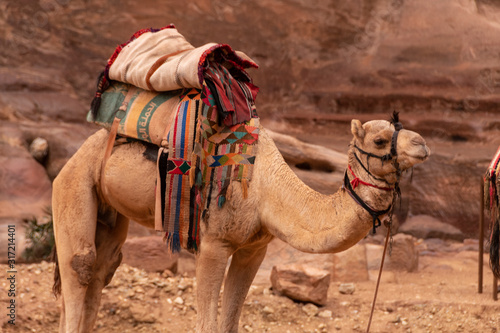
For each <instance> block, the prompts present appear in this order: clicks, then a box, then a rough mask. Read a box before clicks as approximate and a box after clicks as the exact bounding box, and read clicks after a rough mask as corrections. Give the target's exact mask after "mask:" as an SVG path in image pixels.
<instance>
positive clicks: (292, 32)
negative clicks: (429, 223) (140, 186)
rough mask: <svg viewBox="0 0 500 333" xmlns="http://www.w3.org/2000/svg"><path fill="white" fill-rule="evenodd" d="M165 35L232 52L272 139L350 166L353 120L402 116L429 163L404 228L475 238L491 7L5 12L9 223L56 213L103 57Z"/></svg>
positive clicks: (292, 4) (75, 7) (399, 2)
mask: <svg viewBox="0 0 500 333" xmlns="http://www.w3.org/2000/svg"><path fill="white" fill-rule="evenodd" d="M169 23H174V24H175V25H176V26H177V28H178V29H179V31H180V32H181V33H183V34H184V35H185V36H186V38H187V39H188V40H189V41H190V42H191V43H193V44H194V45H201V44H204V43H207V42H221V43H227V44H229V45H231V46H232V47H233V48H235V49H239V50H242V51H244V52H245V53H247V54H248V55H249V56H251V57H252V58H253V59H255V60H256V61H257V62H258V63H259V65H260V69H259V70H252V72H251V74H252V76H253V77H254V80H255V83H256V84H257V85H258V86H260V87H261V92H260V94H259V97H258V100H257V104H258V108H259V113H260V115H261V117H262V120H263V123H264V125H266V126H268V127H269V128H271V129H273V130H275V131H276V132H284V133H287V134H291V135H293V136H295V137H297V138H300V139H302V140H304V141H306V142H308V143H311V144H319V145H321V146H325V147H328V148H329V149H334V150H337V151H339V152H341V153H344V152H345V151H346V145H347V143H348V142H349V140H350V132H349V121H350V119H352V118H359V119H361V120H363V121H365V120H369V119H372V118H381V117H382V118H387V116H388V114H389V112H391V111H392V110H393V109H397V110H399V111H402V115H401V118H402V121H403V123H404V124H405V126H406V127H407V128H410V129H414V130H417V131H419V132H420V133H422V134H423V135H424V137H425V138H426V139H427V140H428V144H429V146H430V147H431V149H432V151H433V156H432V157H431V159H430V161H429V162H427V163H426V164H424V165H422V166H419V167H418V168H415V173H414V179H413V183H412V184H409V185H408V186H406V187H405V189H404V190H405V192H404V194H406V195H407V197H406V198H407V199H405V200H406V201H405V206H404V210H403V213H400V217H401V220H402V222H404V220H405V218H406V217H407V216H408V215H419V214H425V215H430V216H434V217H436V218H438V219H440V220H441V221H443V222H446V223H450V224H452V225H454V226H455V227H457V228H459V229H460V230H461V231H462V232H464V233H465V234H466V235H467V236H469V237H474V236H475V235H476V233H477V231H476V230H477V220H478V216H479V212H478V210H479V202H478V197H479V184H478V182H479V178H480V176H481V175H482V173H483V172H484V170H485V168H486V166H487V163H488V160H489V159H490V158H491V157H492V155H493V154H494V152H495V151H496V148H497V147H498V145H500V137H499V135H498V130H499V129H500V121H498V111H497V109H498V105H499V103H500V65H499V61H498V60H499V55H500V6H499V5H498V4H497V2H494V1H490V0H476V1H473V0H458V1H457V0H442V1H432V0H355V1H341V0H332V1H320V0H317V1H310V0H291V1H290V0H286V1H285V0H273V1H271V0H255V1H251V2H250V1H243V0H231V1H229V0H222V1H215V0H201V1H196V2H192V1H183V0H166V1H161V2H159V1H152V0H144V1H141V2H137V1H131V0H126V1H118V0H103V1H102V0H100V1H97V0H85V1H83V0H4V1H2V2H1V3H0V32H1V34H0V152H1V153H2V154H1V158H0V161H1V163H0V179H1V183H0V189H1V192H0V218H2V219H7V220H8V219H19V218H21V217H23V216H29V215H37V214H40V212H41V209H42V208H43V207H44V206H46V205H48V204H50V180H52V179H53V178H54V177H55V175H56V174H57V173H58V171H59V170H60V168H61V167H62V165H63V164H64V162H65V161H66V160H67V159H68V158H69V156H71V155H72V154H73V153H74V152H75V151H76V149H77V148H78V147H79V145H80V144H81V143H82V142H83V140H84V139H85V137H87V136H88V135H90V134H91V133H92V132H93V131H95V130H96V128H95V127H92V126H90V125H87V124H85V120H84V119H85V114H86V112H87V110H88V105H89V102H90V100H91V99H92V96H93V93H94V89H95V81H96V78H97V76H98V74H99V72H100V71H102V69H103V67H104V65H105V63H106V60H107V58H108V57H109V56H110V55H111V53H112V52H113V50H114V48H115V47H116V46H117V45H118V44H120V43H122V42H124V41H126V40H127V39H128V38H129V37H130V36H131V35H132V34H133V33H134V32H135V31H137V30H139V29H142V28H145V27H151V26H152V27H161V26H164V25H167V24H169ZM37 136H42V137H45V138H46V139H47V140H48V142H49V149H50V150H49V156H48V158H47V159H46V160H45V161H44V162H43V164H39V163H38V162H35V161H34V160H33V159H32V158H31V157H30V156H29V154H27V147H28V146H29V144H30V142H31V141H30V140H33V139H34V138H35V137H37ZM297 172H298V173H299V175H300V176H301V177H303V178H304V179H308V177H309V180H310V181H308V184H310V185H311V186H313V187H314V186H315V183H316V185H318V187H317V188H318V189H320V190H321V191H322V192H330V190H329V189H328V188H325V187H324V185H323V187H321V188H320V187H319V185H321V184H320V183H321V179H325V177H328V175H329V173H328V171H327V170H319V171H318V170H313V172H316V174H312V173H310V172H308V170H304V169H300V168H299V169H297ZM318 172H319V174H318ZM311 175H312V176H311ZM311 177H312V178H311ZM311 179H312V180H311ZM314 179H316V180H314ZM333 183H335V182H333ZM23 186H27V187H23ZM331 187H332V188H331V192H334V191H336V190H337V187H336V186H333V185H332V186H331ZM23 188H25V189H24V190H23ZM34 189H36V190H34ZM12 191H15V192H16V193H15V194H13V192H12Z"/></svg>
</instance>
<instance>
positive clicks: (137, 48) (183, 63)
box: [91, 25, 258, 126]
mask: <svg viewBox="0 0 500 333" xmlns="http://www.w3.org/2000/svg"><path fill="white" fill-rule="evenodd" d="M250 67H254V68H257V67H258V66H257V64H256V63H255V62H254V61H253V60H251V59H250V58H249V57H248V56H247V55H245V54H244V53H243V52H239V51H234V50H233V49H232V48H231V47H230V46H229V45H227V44H216V43H208V44H205V45H203V46H201V47H194V46H193V45H191V44H190V43H189V42H187V41H186V39H185V38H184V36H182V35H181V34H180V33H179V32H178V31H177V30H176V29H175V27H174V26H173V25H169V26H166V27H163V28H161V29H152V28H151V29H143V30H140V31H138V32H136V33H135V34H134V35H133V36H132V37H131V38H130V39H129V40H128V41H127V42H126V43H123V44H121V45H120V46H118V47H117V48H116V49H115V51H114V53H113V55H112V56H111V57H110V58H109V60H108V63H107V65H106V67H105V69H104V71H103V73H102V74H101V77H100V79H99V82H98V87H97V91H96V94H95V97H94V100H93V101H92V106H91V108H92V109H93V111H94V115H95V113H97V110H98V109H99V103H100V101H101V96H102V93H103V92H104V91H105V90H106V89H107V88H108V86H109V84H110V82H111V81H120V82H123V83H128V84H131V85H133V86H136V87H139V88H142V89H144V90H149V91H153V92H156V91H173V90H179V89H184V88H196V89H201V90H210V92H206V95H209V94H210V95H212V103H213V104H212V105H214V106H217V108H218V110H219V113H220V114H221V116H222V119H220V121H223V122H225V124H226V125H228V126H231V125H235V124H237V123H241V122H244V121H248V120H249V119H250V118H251V108H252V105H253V104H254V101H255V98H256V96H257V92H258V88H257V87H256V86H255V85H254V84H253V83H252V80H251V78H250V76H249V75H248V74H247V73H246V71H245V69H246V68H250Z"/></svg>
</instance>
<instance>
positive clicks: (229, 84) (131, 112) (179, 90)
mask: <svg viewBox="0 0 500 333" xmlns="http://www.w3.org/2000/svg"><path fill="white" fill-rule="evenodd" d="M249 67H255V68H257V67H258V66H257V65H256V64H255V62H253V61H252V60H251V59H250V58H249V57H248V56H246V55H245V54H244V53H242V52H239V51H234V50H233V49H232V48H231V47H230V46H229V45H226V44H216V43H209V44H205V45H203V46H201V47H194V46H193V45H191V44H190V43H188V42H187V41H186V40H185V38H184V37H183V36H182V35H181V34H179V33H178V32H177V30H176V29H175V27H174V26H173V25H170V26H167V27H164V28H161V29H144V30H141V31H138V32H136V33H135V34H134V35H133V36H132V38H130V40H129V41H128V42H126V43H124V44H122V45H120V46H119V47H118V48H117V49H116V50H115V52H114V53H113V55H112V56H111V57H110V59H109V60H108V63H107V65H106V67H105V70H104V72H103V73H102V74H101V76H100V78H99V81H98V87H97V91H96V94H95V97H94V99H93V101H92V104H91V111H90V112H89V115H88V118H87V119H88V120H89V121H91V122H96V123H98V124H100V125H102V126H104V127H106V128H108V129H109V128H110V126H111V123H113V121H114V119H115V117H117V118H119V119H121V120H120V123H119V126H118V129H117V133H118V134H119V135H122V136H126V137H131V138H136V139H139V140H143V141H147V142H152V143H155V144H157V145H158V146H160V149H159V154H158V169H157V171H158V174H157V184H156V185H157V186H156V208H155V227H156V229H157V230H163V231H165V232H166V239H167V244H168V246H169V249H170V250H172V251H179V250H180V249H181V248H182V247H183V248H186V249H188V250H190V251H193V252H195V251H197V249H198V246H199V242H200V237H199V222H200V220H201V218H202V217H203V216H204V214H205V212H206V211H207V210H208V209H209V207H210V203H211V202H213V201H214V200H216V202H217V204H218V206H219V207H222V206H223V205H224V203H225V201H226V200H228V199H229V196H230V193H229V192H228V188H229V185H230V183H231V181H234V180H237V181H240V182H241V185H242V192H243V196H244V197H247V193H248V186H249V181H250V179H251V175H252V170H253V164H254V161H255V154H256V149H257V145H256V144H257V140H258V135H259V118H258V117H257V115H256V112H255V104H254V101H255V98H256V95H257V92H258V88H257V87H256V86H255V85H253V83H252V80H251V78H250V76H249V75H248V74H247V73H246V71H245V69H246V68H249ZM113 80H115V81H113ZM118 81H120V82H118ZM119 109H121V110H119ZM122 111H124V112H122ZM122 113H124V114H123V115H122ZM122 116H123V118H121V117H122ZM114 123H115V124H116V123H117V121H115V122H114Z"/></svg>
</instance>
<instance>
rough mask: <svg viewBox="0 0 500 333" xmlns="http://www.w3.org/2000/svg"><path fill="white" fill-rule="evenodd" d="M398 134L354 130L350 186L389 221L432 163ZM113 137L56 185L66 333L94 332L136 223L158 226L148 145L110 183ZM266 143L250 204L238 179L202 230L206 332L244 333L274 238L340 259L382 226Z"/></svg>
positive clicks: (390, 126)
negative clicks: (414, 179) (250, 297)
mask: <svg viewBox="0 0 500 333" xmlns="http://www.w3.org/2000/svg"><path fill="white" fill-rule="evenodd" d="M397 124H399V123H397ZM396 127H397V126H395V124H394V122H392V123H391V122H389V121H385V120H374V121H369V122H366V123H364V124H362V123H361V122H360V121H359V120H352V122H351V132H352V135H353V138H352V142H351V145H350V148H349V151H348V163H349V165H348V166H349V168H348V170H349V171H347V170H346V177H347V179H348V182H349V184H348V185H349V187H350V185H351V184H353V186H352V188H355V189H354V190H353V192H355V194H356V195H357V196H358V198H360V199H361V200H362V201H363V202H364V203H366V205H368V206H369V207H371V208H372V209H373V210H376V211H381V212H382V213H383V214H385V213H387V207H389V206H390V205H391V203H392V201H393V191H392V187H393V186H394V184H395V182H396V181H397V180H398V177H399V176H398V174H399V171H402V170H406V169H408V168H411V167H413V166H414V165H415V164H417V163H421V162H424V161H425V160H426V159H427V158H428V157H429V155H430V149H429V148H428V147H427V145H426V142H425V140H424V139H423V138H422V137H421V136H420V135H419V134H417V133H415V132H413V131H410V130H406V129H401V130H400V131H398V130H399V129H400V128H397V129H396ZM395 132H397V133H396V134H398V135H394V134H395ZM394 137H395V138H396V139H395V140H394ZM107 139H108V131H106V130H105V129H102V130H100V131H97V132H96V133H95V134H93V135H92V136H90V137H89V138H88V139H87V140H86V141H85V142H84V143H83V145H82V146H81V148H80V149H79V150H78V151H77V152H76V153H75V155H74V156H73V157H72V158H71V159H70V160H69V161H68V163H67V164H66V165H65V166H64V168H63V169H62V170H61V172H60V173H59V175H58V176H57V178H56V179H55V181H54V184H53V218H54V227H55V239H56V246H57V260H58V264H57V265H58V267H56V273H55V276H56V283H55V285H54V288H55V290H56V291H57V290H59V291H61V294H62V313H61V321H60V330H59V331H60V332H80V333H82V332H90V331H92V328H93V325H94V323H95V320H96V316H97V312H98V308H99V304H100V299H101V291H102V289H103V288H104V287H105V286H106V285H107V284H108V283H109V282H110V281H111V279H112V277H113V274H114V272H115V270H116V268H117V267H118V266H119V265H120V261H121V258H122V255H121V253H120V249H121V246H122V245H123V243H124V241H125V238H126V236H127V229H128V224H129V220H133V221H136V222H138V223H140V224H141V225H144V226H147V227H150V228H153V227H154V215H155V214H154V207H155V175H156V170H155V168H156V164H155V163H154V162H152V161H150V160H148V159H147V158H145V157H144V155H143V153H144V152H145V150H146V147H145V146H144V145H143V144H141V143H138V142H136V143H130V144H124V145H119V146H116V147H115V148H114V149H113V153H112V155H111V157H110V158H109V160H108V162H107V164H106V166H105V170H103V177H105V179H104V180H105V181H104V185H102V184H103V179H100V175H101V162H102V159H103V155H104V150H105V146H106V141H107ZM391 142H392V143H393V144H391ZM258 145H259V147H258V153H257V155H256V159H255V165H254V173H253V178H252V180H251V182H250V184H249V188H248V197H247V198H243V194H242V190H241V185H240V183H239V182H237V181H233V182H232V183H231V185H230V186H231V187H232V188H231V190H232V197H231V199H230V200H228V201H227V202H226V203H225V205H224V206H223V207H222V208H219V207H218V206H217V205H215V204H214V205H211V206H210V209H209V213H208V214H207V215H206V216H205V219H204V220H203V221H202V222H201V243H200V248H199V251H198V253H197V254H196V280H197V290H196V298H197V321H196V332H198V333H206V332H210V333H213V332H238V323H239V317H240V314H241V310H242V306H243V302H244V300H245V297H246V295H247V292H248V290H249V288H250V285H251V283H252V281H253V279H254V276H255V274H256V272H257V270H258V268H259V266H260V264H261V262H262V260H263V259H264V256H265V254H266V248H267V244H268V243H269V242H270V241H271V240H272V239H273V238H274V237H277V238H279V239H281V240H282V241H284V242H286V243H288V244H290V245H291V246H293V247H294V248H296V249H298V250H301V251H305V252H310V253H334V252H340V251H344V250H346V249H348V248H349V247H351V246H353V245H354V244H356V243H357V242H358V241H360V240H361V239H363V238H364V237H365V236H366V235H367V234H368V232H369V231H370V230H371V229H372V228H373V223H374V218H373V217H372V215H370V214H369V213H368V212H367V210H365V209H364V208H363V207H362V206H361V205H360V204H358V203H357V202H356V201H355V200H353V197H351V195H350V194H349V193H348V191H347V190H346V188H344V187H343V188H340V189H339V190H338V191H337V192H336V193H335V194H333V195H328V196H327V195H323V194H320V193H318V192H316V191H314V190H313V189H311V188H309V187H307V186H306V185H305V184H304V183H303V182H302V181H301V180H299V178H298V177H297V176H296V175H295V174H294V172H293V171H292V170H291V169H290V168H289V167H288V165H287V164H286V162H285V161H284V159H283V157H282V156H281V154H280V153H279V151H278V149H277V147H276V145H275V144H274V142H273V140H272V139H271V138H270V135H269V134H268V133H266V130H265V129H264V128H261V132H260V137H259V142H258ZM391 146H392V147H391ZM391 149H392V150H393V153H392V155H391ZM395 151H397V155H396V154H394V153H395ZM383 155H385V158H384V157H382V156H383ZM381 157H382V158H381ZM398 166H399V170H397V167H398ZM353 175H355V176H353ZM355 185H358V186H355ZM102 187H105V188H102ZM388 189H389V190H388ZM104 193H106V195H105V194H104ZM114 212H116V213H114ZM231 256H232V260H231V263H230V265H229V268H228V271H227V274H226V266H227V263H228V259H229V258H230V257H231ZM225 275H226V278H225V281H223V280H224V276H225ZM59 279H60V280H59ZM223 282H224V293H223V297H222V305H221V314H220V318H219V320H218V318H217V317H218V315H217V313H218V300H219V294H220V290H221V287H222V284H223Z"/></svg>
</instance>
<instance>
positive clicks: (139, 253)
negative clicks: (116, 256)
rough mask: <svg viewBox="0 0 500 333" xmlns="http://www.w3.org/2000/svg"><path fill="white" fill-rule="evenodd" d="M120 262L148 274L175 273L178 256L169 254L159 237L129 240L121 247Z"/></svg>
mask: <svg viewBox="0 0 500 333" xmlns="http://www.w3.org/2000/svg"><path fill="white" fill-rule="evenodd" d="M122 253H123V260H122V262H123V263H125V264H128V265H130V266H133V267H137V268H141V269H144V270H145V271H148V272H160V273H161V272H163V271H165V270H169V271H171V272H174V273H175V272H176V271H177V258H178V254H171V253H169V251H168V249H167V246H166V244H165V243H164V242H163V238H162V237H161V236H145V237H134V238H129V239H127V240H126V241H125V243H124V244H123V247H122Z"/></svg>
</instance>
